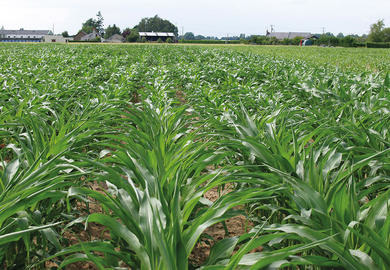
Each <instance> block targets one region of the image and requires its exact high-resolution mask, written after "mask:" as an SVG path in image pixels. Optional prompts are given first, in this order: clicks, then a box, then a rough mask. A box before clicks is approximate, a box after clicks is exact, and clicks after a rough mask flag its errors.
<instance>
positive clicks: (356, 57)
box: [225, 45, 390, 72]
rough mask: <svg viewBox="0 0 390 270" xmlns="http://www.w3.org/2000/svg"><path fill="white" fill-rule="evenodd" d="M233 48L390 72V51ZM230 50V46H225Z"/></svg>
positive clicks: (241, 46) (314, 63) (318, 64)
mask: <svg viewBox="0 0 390 270" xmlns="http://www.w3.org/2000/svg"><path fill="white" fill-rule="evenodd" d="M228 46H229V47H230V48H231V49H233V50H237V51H241V52H251V53H255V54H261V55H265V56H271V57H276V58H283V59H291V60H297V59H299V60H303V61H306V62H308V63H310V64H312V65H316V66H326V65H330V66H335V67H338V68H340V70H341V71H357V72H363V71H369V72H387V71H390V49H372V48H340V47H337V48H328V47H325V48H323V47H317V46H312V47H298V46H253V45H236V46H235V45H228ZM225 47H226V46H225Z"/></svg>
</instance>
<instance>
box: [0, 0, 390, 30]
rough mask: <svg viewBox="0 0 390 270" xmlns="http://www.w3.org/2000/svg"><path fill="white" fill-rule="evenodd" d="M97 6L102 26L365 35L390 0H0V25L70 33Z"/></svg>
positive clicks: (388, 16) (385, 13)
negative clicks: (155, 22)
mask: <svg viewBox="0 0 390 270" xmlns="http://www.w3.org/2000/svg"><path fill="white" fill-rule="evenodd" d="M99 10H100V11H101V13H102V15H103V18H104V25H105V26H107V25H109V24H111V25H112V24H114V23H115V24H116V25H118V26H119V27H120V28H121V29H123V28H125V27H128V26H130V27H133V26H134V25H136V24H137V23H138V22H139V21H140V20H141V19H142V18H144V17H152V16H154V15H156V14H158V15H159V16H160V17H161V18H164V19H168V20H170V21H171V22H172V23H174V24H175V25H176V26H178V28H179V33H180V34H181V32H182V28H184V32H193V33H195V34H202V35H214V36H226V35H227V34H229V36H233V35H239V34H240V33H245V34H265V31H266V30H267V29H269V28H270V25H271V24H272V25H274V29H275V31H280V32H283V31H286V32H289V31H297V32H311V33H322V27H325V31H326V32H332V33H334V34H337V33H339V32H343V33H344V34H352V33H356V34H365V33H368V31H369V26H370V24H372V23H374V22H376V21H377V20H378V19H384V20H385V24H387V25H388V26H390V12H389V11H390V0H311V1H310V0H271V1H265V0H192V1H186V0H181V1H180V0H163V1H162V0H160V1H158V0H141V1H125V0H104V1H103V0H0V27H1V26H4V27H5V29H19V28H24V29H52V28H53V24H54V30H55V33H61V32H62V31H65V30H67V31H68V32H69V33H70V34H75V33H76V32H77V31H78V30H79V29H80V28H81V24H82V23H83V22H84V21H86V20H87V19H88V18H91V17H95V15H96V13H97V12H98V11H99Z"/></svg>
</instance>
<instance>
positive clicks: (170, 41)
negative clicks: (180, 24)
mask: <svg viewBox="0 0 390 270" xmlns="http://www.w3.org/2000/svg"><path fill="white" fill-rule="evenodd" d="M165 42H166V43H173V40H172V39H171V38H170V37H169V38H167V40H166V41H165Z"/></svg>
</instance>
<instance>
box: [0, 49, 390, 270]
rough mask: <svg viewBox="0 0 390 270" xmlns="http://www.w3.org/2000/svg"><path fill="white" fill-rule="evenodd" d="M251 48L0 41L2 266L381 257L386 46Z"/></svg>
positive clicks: (389, 243) (386, 241)
mask: <svg viewBox="0 0 390 270" xmlns="http://www.w3.org/2000/svg"><path fill="white" fill-rule="evenodd" d="M258 48H260V47H249V46H241V47H232V48H226V47H215V46H214V47H213V46H175V45H51V44H50V45H41V44H34V45H32V44H30V45H29V44H23V45H22V44H5V45H0V49H1V50H0V89H1V90H0V269H4V270H10V269H142V270H149V269H150V270H155V269H164V270H165V269H169V270H171V269H172V270H174V269H178V270H183V269H184V270H185V269H202V270H219V269H281V268H282V269H384V270H385V269H389V268H390V215H389V211H390V189H389V187H390V133H389V128H390V75H389V73H387V71H389V70H390V57H389V56H390V55H389V51H388V50H381V49H340V48H313V49H312V48H310V50H306V48H288V47H285V48H281V47H274V48H276V49H274V48H270V47H261V48H260V49H258ZM305 50H306V51H305ZM371 56H372V57H371ZM210 194H213V196H209V195H210ZM237 221H242V224H244V225H243V228H241V229H240V230H235V229H233V228H232V227H231V226H230V224H232V223H233V222H237ZM215 228H220V230H221V231H222V233H221V234H220V235H218V237H216V235H215V234H213V233H212V232H213V229H215ZM221 235H222V236H221Z"/></svg>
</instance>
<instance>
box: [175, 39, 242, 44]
mask: <svg viewBox="0 0 390 270" xmlns="http://www.w3.org/2000/svg"><path fill="white" fill-rule="evenodd" d="M179 43H191V44H226V43H227V44H240V41H239V40H228V41H225V40H209V39H202V40H183V39H180V40H179Z"/></svg>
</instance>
